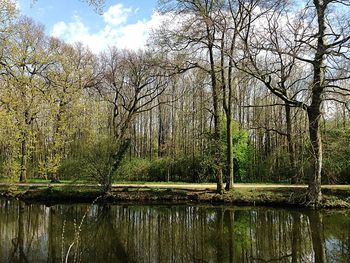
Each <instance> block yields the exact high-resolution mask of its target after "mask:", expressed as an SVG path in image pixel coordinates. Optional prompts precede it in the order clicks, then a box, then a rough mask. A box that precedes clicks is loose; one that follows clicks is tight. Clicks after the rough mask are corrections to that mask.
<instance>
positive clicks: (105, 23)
mask: <svg viewBox="0 0 350 263" xmlns="http://www.w3.org/2000/svg"><path fill="white" fill-rule="evenodd" d="M18 2H19V6H20V11H21V14H24V15H27V16H30V17H32V18H34V19H35V20H36V21H38V22H40V23H42V24H44V25H45V29H46V32H47V34H48V35H52V36H55V37H59V38H61V39H64V40H65V41H67V42H70V43H74V42H76V41H81V42H83V43H84V44H86V45H88V46H89V47H90V48H91V49H92V51H94V52H96V53H97V52H100V51H102V50H103V49H105V48H106V47H107V46H111V45H115V46H117V47H119V48H130V49H138V48H142V47H143V46H144V45H145V42H146V40H147V37H148V33H149V31H150V30H151V29H152V28H155V27H157V26H158V25H159V24H160V23H161V20H162V17H161V15H159V14H158V13H157V12H156V11H155V9H156V7H157V0H142V1H140V0H139V1H137V0H106V3H105V7H104V14H103V15H99V14H97V13H96V12H95V11H94V9H93V8H92V7H90V6H89V5H88V4H87V3H84V2H83V1H80V0H37V2H35V3H34V4H32V0H18Z"/></svg>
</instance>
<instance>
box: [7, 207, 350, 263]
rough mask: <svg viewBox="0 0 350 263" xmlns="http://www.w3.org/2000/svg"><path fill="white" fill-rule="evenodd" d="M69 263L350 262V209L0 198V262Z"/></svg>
mask: <svg viewBox="0 0 350 263" xmlns="http://www.w3.org/2000/svg"><path fill="white" fill-rule="evenodd" d="M84 215H85V216H84ZM82 218H84V219H83V220H82ZM82 221H83V222H82ZM81 222H82V223H81ZM66 260H67V262H94V263H95V262H96V263H98V262H186V263H187V262H350V211H323V212H313V211H309V210H290V209H273V208H255V207H254V208H237V207H212V206H185V205H181V206H180V205H177V206H176V205H168V206H167V205H160V206H149V205H110V206H97V205H94V206H90V205H81V204H79V205H56V206H51V207H46V206H44V205H25V204H24V203H22V202H17V201H6V200H0V262H66Z"/></svg>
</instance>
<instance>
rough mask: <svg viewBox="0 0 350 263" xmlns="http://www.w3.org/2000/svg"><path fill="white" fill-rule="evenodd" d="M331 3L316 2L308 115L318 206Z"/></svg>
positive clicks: (312, 186)
mask: <svg viewBox="0 0 350 263" xmlns="http://www.w3.org/2000/svg"><path fill="white" fill-rule="evenodd" d="M328 3H329V2H327V1H323V0H314V5H315V8H316V13H317V22H318V34H317V50H316V54H315V58H314V60H313V81H312V97H311V105H310V106H309V107H308V110H307V113H308V118H309V134H310V141H311V153H312V166H311V167H312V173H310V177H309V189H308V190H309V192H308V198H309V200H308V201H309V202H310V204H313V205H314V206H318V205H319V203H320V201H321V199H322V193H321V174H322V140H321V133H320V121H321V117H322V111H321V109H322V102H323V94H324V89H325V65H324V60H325V54H326V52H327V47H326V43H325V35H326V14H325V12H326V8H327V5H328Z"/></svg>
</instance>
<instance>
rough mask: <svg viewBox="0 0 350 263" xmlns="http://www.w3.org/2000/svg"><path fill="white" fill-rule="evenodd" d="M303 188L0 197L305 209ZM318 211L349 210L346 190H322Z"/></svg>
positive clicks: (20, 190) (54, 190)
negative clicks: (223, 191) (323, 209)
mask: <svg viewBox="0 0 350 263" xmlns="http://www.w3.org/2000/svg"><path fill="white" fill-rule="evenodd" d="M305 194H306V188H305V187H301V186H296V187H293V186H281V187H279V186H276V185H273V186H269V185H256V186H255V185H254V186H250V187H237V188H235V189H234V190H232V191H229V192H225V193H224V194H223V195H219V194H217V193H215V191H214V190H213V189H210V188H208V187H206V186H204V187H192V188H191V187H187V188H185V187H184V185H182V188H181V186H180V187H171V186H169V185H166V186H165V187H164V186H162V187H160V186H159V185H152V186H151V187H150V186H145V185H118V186H114V187H113V191H112V192H111V193H109V194H107V195H106V194H103V193H102V192H101V191H100V188H99V187H97V186H93V185H89V186H87V185H85V186H84V185H62V186H59V185H54V186H52V185H33V184H28V185H25V184H21V185H5V184H2V185H1V186H0V197H2V198H8V199H18V200H22V201H25V202H28V203H44V204H58V203H92V202H98V203H126V202H130V203H145V204H147V203H205V204H227V205H247V206H277V207H307V206H309V205H308V204H307V203H306V201H305V200H306V195H305ZM320 208H350V187H347V186H345V187H330V186H327V187H326V188H324V189H323V202H322V204H321V206H320Z"/></svg>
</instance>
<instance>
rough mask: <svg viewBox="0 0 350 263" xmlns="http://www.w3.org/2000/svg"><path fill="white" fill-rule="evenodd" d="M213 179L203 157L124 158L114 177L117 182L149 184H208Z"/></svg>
mask: <svg viewBox="0 0 350 263" xmlns="http://www.w3.org/2000/svg"><path fill="white" fill-rule="evenodd" d="M213 178H214V177H213V176H212V174H211V173H210V167H208V166H206V164H205V162H203V156H194V157H186V156H182V157H179V158H176V159H172V158H158V159H154V160H149V159H142V158H132V159H129V158H125V159H124V160H123V162H122V164H121V166H120V167H119V169H118V171H117V173H116V175H115V179H116V180H118V181H150V182H159V181H172V182H208V181H211V180H213Z"/></svg>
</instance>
